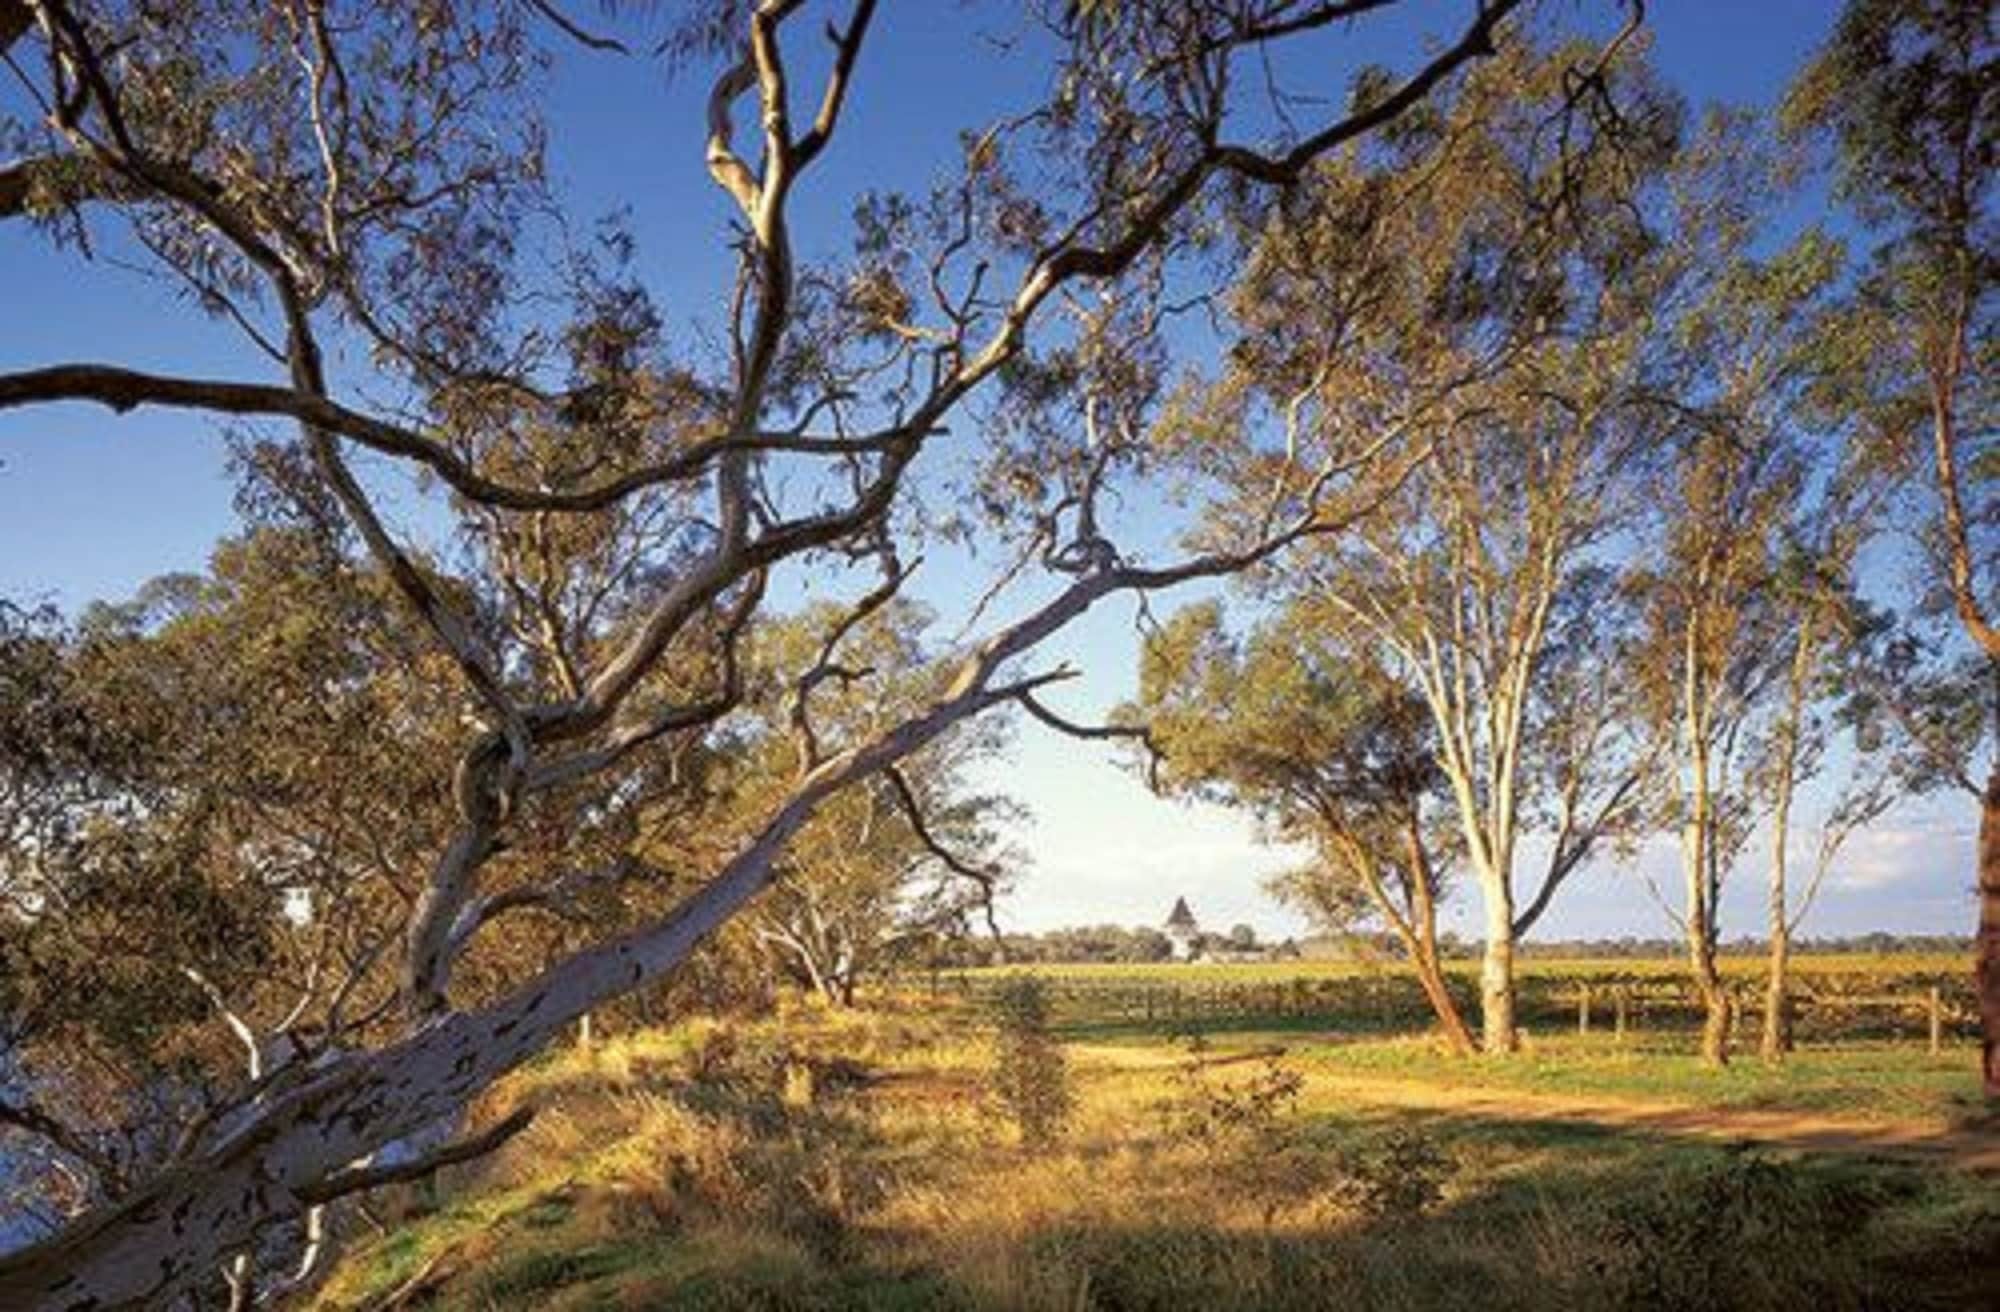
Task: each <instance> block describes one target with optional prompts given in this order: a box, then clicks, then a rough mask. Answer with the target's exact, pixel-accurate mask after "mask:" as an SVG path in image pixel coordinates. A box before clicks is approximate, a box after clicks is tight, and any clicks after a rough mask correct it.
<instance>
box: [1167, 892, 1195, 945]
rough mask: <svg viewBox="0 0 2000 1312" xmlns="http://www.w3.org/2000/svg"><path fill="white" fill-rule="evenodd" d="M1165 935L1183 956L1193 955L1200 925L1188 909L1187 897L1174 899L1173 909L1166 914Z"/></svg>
mask: <svg viewBox="0 0 2000 1312" xmlns="http://www.w3.org/2000/svg"><path fill="white" fill-rule="evenodd" d="M1167 937H1168V938H1170V939H1172V940H1173V942H1174V946H1175V947H1176V948H1177V949H1179V951H1180V955H1181V956H1182V957H1184V958H1191V957H1193V956H1194V947H1195V943H1196V941H1197V940H1198V939H1199V938H1200V937H1201V926H1200V925H1199V924H1197V923H1196V922H1195V918H1194V912H1192V911H1190V910H1188V904H1187V899H1186V898H1184V897H1177V898H1175V899H1174V909H1173V910H1172V911H1171V912H1170V913H1168V915H1167Z"/></svg>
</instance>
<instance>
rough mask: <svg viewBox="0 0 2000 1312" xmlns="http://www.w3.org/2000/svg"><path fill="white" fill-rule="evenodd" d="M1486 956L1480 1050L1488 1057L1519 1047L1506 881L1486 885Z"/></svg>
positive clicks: (1481, 986)
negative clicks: (1515, 1017) (1515, 1020)
mask: <svg viewBox="0 0 2000 1312" xmlns="http://www.w3.org/2000/svg"><path fill="white" fill-rule="evenodd" d="M1483 882H1484V884H1485V889H1484V895H1485V902H1486V953H1485V956H1484V958H1483V959H1482V961H1481V963H1480V968H1479V1025H1480V1046H1481V1048H1482V1049H1484V1051H1485V1052H1486V1053H1487V1054H1488V1055H1495V1054H1499V1053H1507V1052H1513V1051H1515V1050H1516V1049H1517V1048H1519V1047H1520V1042H1521V1039H1520V1033H1519V1031H1518V1030H1517V1029H1516V1028H1515V1025H1514V898H1513V895H1512V892H1511V890H1509V889H1508V887H1507V881H1506V880H1504V879H1501V878H1497V877H1489V878H1487V879H1486V880H1485V881H1483Z"/></svg>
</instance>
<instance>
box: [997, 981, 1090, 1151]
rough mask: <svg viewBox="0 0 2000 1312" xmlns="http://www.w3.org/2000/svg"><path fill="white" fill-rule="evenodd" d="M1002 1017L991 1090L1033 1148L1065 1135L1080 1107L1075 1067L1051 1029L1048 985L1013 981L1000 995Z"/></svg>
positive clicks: (1001, 990) (1002, 1109)
mask: <svg viewBox="0 0 2000 1312" xmlns="http://www.w3.org/2000/svg"><path fill="white" fill-rule="evenodd" d="M994 1001H995V1006H996V1010H997V1011H998V1014H999V1026H998V1032H997V1034H996V1035H995V1038H994V1045H993V1068H992V1071H991V1073H990V1075H989V1076H988V1087H989V1091H990V1092H991V1094H992V1097H993V1101H994V1103H995V1104H996V1105H997V1106H998V1109H999V1111H1000V1113H1001V1114H1002V1115H1003V1116H1005V1117H1006V1118H1007V1120H1009V1121H1010V1122H1012V1123H1013V1125H1014V1128H1015V1130H1016V1131H1017V1132H1018V1133H1019V1135H1020V1139H1021V1143H1022V1144H1023V1145H1024V1146H1025V1147H1028V1148H1030V1149H1034V1150H1042V1149H1046V1148H1048V1147H1050V1146H1051V1145H1052V1144H1054V1143H1055V1142H1056V1140H1057V1139H1059V1138H1060V1137H1061V1136H1062V1130H1063V1125H1064V1123H1065V1122H1067V1121H1068V1119H1069V1115H1070V1112H1071V1110H1072V1109H1073V1108H1074V1105H1075V1102H1074V1098H1073V1097H1072V1095H1071V1092H1070V1086H1069V1063H1068V1061H1067V1060H1066V1059H1065V1058H1064V1056H1063V1050H1062V1044H1060V1043H1059V1042H1057V1040H1056V1037H1055V1034H1054V1033H1053V1031H1052V1030H1051V1029H1050V1026H1049V998H1048V992H1047V989H1046V986H1044V984H1043V983H1042V981H1041V980H1039V979H1036V978H1035V977H1034V976H1031V975H1022V976H1017V977H1015V978H1013V979H1010V980H1008V981H1007V983H1006V984H1005V985H1004V986H1003V987H1002V988H1001V989H1000V991H999V993H998V994H997V995H996V996H995V999H994Z"/></svg>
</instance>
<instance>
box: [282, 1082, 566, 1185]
mask: <svg viewBox="0 0 2000 1312" xmlns="http://www.w3.org/2000/svg"><path fill="white" fill-rule="evenodd" d="M535 1112H536V1108H534V1107H516V1108H515V1109H514V1110H513V1111H512V1112H510V1113H508V1114H507V1116H506V1117H505V1118H504V1119H502V1120H500V1121H498V1122H496V1123H495V1124H493V1125H492V1126H490V1127H489V1128H487V1129H485V1130H482V1131H480V1132H479V1133H478V1134H475V1135H472V1136H471V1137H469V1138H465V1139H460V1140H459V1141H458V1142H456V1143H452V1144H448V1145H446V1146H445V1147H443V1148H440V1149H439V1150H438V1151H436V1152H434V1153H430V1154H428V1155H426V1156H423V1157H419V1158H417V1159H415V1160H414V1161H408V1162H397V1163H394V1164H392V1165H389V1166H357V1167H350V1168H349V1169H347V1170H345V1171H336V1172H334V1173H333V1174H332V1175H329V1176H327V1177H326V1178H325V1179H324V1180H320V1181H318V1182H317V1183H314V1184H311V1185H308V1186H306V1187H305V1188H303V1189H300V1190H299V1191H298V1196H299V1199H300V1200H301V1201H302V1202H305V1203H308V1204H311V1205H313V1206H324V1205H325V1204H327V1203H330V1202H332V1201H334V1200H335V1199H336V1198H345V1197H346V1196H347V1195H349V1194H356V1193H361V1192H363V1191H365V1190H369V1189H380V1188H382V1187H383V1186H384V1185H391V1184H406V1183H408V1182H409V1181H411V1180H422V1179H424V1178H425V1177H427V1176H432V1175H436V1174H437V1173H438V1172H439V1171H442V1170H443V1169H444V1168H445V1167H447V1166H457V1165H458V1164H459V1163H461V1162H469V1161H472V1160H473V1159H475V1158H479V1157H484V1156H486V1155H487V1154H488V1153H490V1152H492V1151H494V1150H495V1149H497V1148H499V1147H500V1146H501V1145H502V1144H504V1143H506V1142H507V1141H508V1140H509V1139H511V1138H513V1137H514V1136H515V1135H517V1134H519V1133H520V1132H521V1131H523V1130H525V1129H527V1128H528V1124H529V1122H531V1121H533V1120H534V1119H535Z"/></svg>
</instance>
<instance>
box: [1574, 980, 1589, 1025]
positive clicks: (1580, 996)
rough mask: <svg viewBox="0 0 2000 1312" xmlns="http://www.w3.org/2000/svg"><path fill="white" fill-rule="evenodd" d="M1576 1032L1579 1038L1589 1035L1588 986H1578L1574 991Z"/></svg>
mask: <svg viewBox="0 0 2000 1312" xmlns="http://www.w3.org/2000/svg"><path fill="white" fill-rule="evenodd" d="M1576 1032H1577V1035H1578V1036H1579V1037H1588V1036H1589V1034H1590V985H1588V984H1580V985H1578V986H1577V990H1576Z"/></svg>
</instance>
